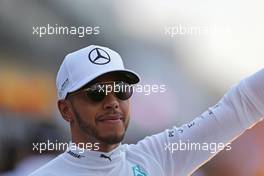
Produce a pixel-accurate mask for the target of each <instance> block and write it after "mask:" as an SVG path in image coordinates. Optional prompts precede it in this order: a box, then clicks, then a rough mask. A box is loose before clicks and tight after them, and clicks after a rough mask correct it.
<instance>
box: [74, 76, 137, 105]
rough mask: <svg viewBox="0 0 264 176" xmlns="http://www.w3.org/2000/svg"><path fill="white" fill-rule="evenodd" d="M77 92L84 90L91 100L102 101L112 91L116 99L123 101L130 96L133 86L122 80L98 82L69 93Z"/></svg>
mask: <svg viewBox="0 0 264 176" xmlns="http://www.w3.org/2000/svg"><path fill="white" fill-rule="evenodd" d="M79 92H84V93H85V95H86V97H87V98H89V99H90V100H92V101H93V102H101V101H103V100H104V98H105V97H106V96H107V95H108V94H109V93H112V92H113V93H114V95H115V96H116V97H117V98H118V99H120V100H123V101H124V100H128V99H129V98H130V97H131V96H132V94H133V87H132V85H130V84H128V83H125V82H123V81H111V82H100V83H95V84H93V85H91V86H89V87H86V88H84V89H81V90H80V91H77V92H74V93H72V94H69V95H73V94H75V93H79Z"/></svg>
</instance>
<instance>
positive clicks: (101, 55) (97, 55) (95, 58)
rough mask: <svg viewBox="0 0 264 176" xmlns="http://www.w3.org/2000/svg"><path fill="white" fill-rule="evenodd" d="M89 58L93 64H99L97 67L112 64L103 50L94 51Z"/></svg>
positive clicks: (96, 49) (95, 49)
mask: <svg viewBox="0 0 264 176" xmlns="http://www.w3.org/2000/svg"><path fill="white" fill-rule="evenodd" d="M88 57H89V60H90V61H91V62H92V63H94V64H97V65H104V64H107V63H108V62H110V56H109V54H108V53H107V52H106V51H105V50H103V49H101V48H94V49H92V51H90V53H89V56H88Z"/></svg>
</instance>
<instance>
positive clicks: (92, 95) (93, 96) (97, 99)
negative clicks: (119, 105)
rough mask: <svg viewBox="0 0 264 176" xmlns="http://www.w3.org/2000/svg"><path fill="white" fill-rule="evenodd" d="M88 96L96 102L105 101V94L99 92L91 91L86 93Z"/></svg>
mask: <svg viewBox="0 0 264 176" xmlns="http://www.w3.org/2000/svg"><path fill="white" fill-rule="evenodd" d="M86 95H87V97H88V98H90V99H91V100H92V101H94V102H100V101H102V100H103V99H104V97H105V93H104V92H103V91H99V90H89V91H86Z"/></svg>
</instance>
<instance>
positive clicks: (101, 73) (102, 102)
mask: <svg viewBox="0 0 264 176" xmlns="http://www.w3.org/2000/svg"><path fill="white" fill-rule="evenodd" d="M138 82H139V77H138V75H137V74H136V73H134V72H132V71H130V70H127V69H125V68H124V66H123V62H122V59H121V57H120V56H119V54H118V53H116V52H115V51H113V50H111V49H109V48H106V47H101V46H95V45H92V46H88V47H86V48H83V49H81V50H78V51H76V52H73V53H71V54H69V55H67V56H66V57H65V59H64V61H63V63H62V65H61V67H60V70H59V72H58V75H57V80H56V83H57V89H58V99H59V100H58V108H59V110H60V113H61V115H62V117H63V118H64V119H65V120H66V121H68V122H69V124H70V128H71V135H72V143H71V144H70V146H69V148H68V149H67V151H65V152H64V153H63V154H61V155H60V156H58V157H57V158H55V159H54V160H52V161H51V162H49V163H48V164H46V165H44V166H43V167H41V168H40V169H38V170H37V171H35V172H34V173H32V174H31V176H44V175H45V176H46V175H51V176H55V175H56V176H57V175H59V176H61V175H63V176H66V175H86V176H125V175H127V176H175V175H177V176H178V175H180V176H186V175H190V174H191V173H193V172H194V171H195V170H196V169H197V168H199V167H200V166H201V165H202V164H204V163H205V162H206V161H208V160H209V159H211V158H212V157H213V156H214V155H215V154H216V153H217V152H219V151H220V150H223V147H224V145H228V143H229V142H231V141H232V140H234V139H235V138H236V137H238V136H239V135H240V134H242V133H243V132H244V131H245V130H246V129H247V128H250V127H252V126H253V125H254V124H255V123H257V122H258V121H260V120H261V119H262V117H263V116H264V69H262V70H261V71H259V72H257V73H256V74H254V75H252V76H250V77H248V78H246V79H244V80H242V81H241V82H240V83H239V84H238V85H236V86H234V87H232V88H231V89H230V90H229V91H228V92H227V93H226V94H225V96H224V97H223V98H222V99H221V100H220V101H219V103H217V104H216V105H215V106H214V107H211V108H209V110H208V111H206V112H204V113H203V114H201V115H200V116H199V117H197V118H195V119H194V120H193V121H192V122H191V123H189V124H185V125H183V126H181V127H179V128H177V127H173V128H172V129H168V130H165V131H164V132H161V133H159V134H156V135H153V136H150V137H146V138H145V139H143V140H141V141H139V142H138V143H137V144H130V145H128V144H120V143H121V141H122V139H123V137H124V135H125V132H126V129H127V126H128V123H129V118H130V116H129V114H130V108H129V106H130V105H129V104H130V102H129V98H130V97H131V95H132V92H133V89H131V85H132V84H136V83H138ZM122 88H123V89H122ZM153 120H154V119H153ZM80 144H83V145H80ZM86 144H89V145H86ZM183 144H184V146H185V148H184V149H183V150H182V149H181V148H179V146H183ZM191 144H195V148H190V145H191ZM212 144H215V145H214V146H216V144H217V146H218V144H221V145H222V146H221V147H219V146H218V147H213V149H212V146H213V145H212ZM73 146H77V147H73ZM80 146H81V147H80ZM87 146H88V148H87ZM186 146H188V147H186ZM192 146H193V145H192ZM201 146H202V147H201ZM205 146H206V147H205ZM176 147H177V148H176ZM227 147H228V146H227ZM228 148H230V146H229V147H228ZM213 150H214V151H213Z"/></svg>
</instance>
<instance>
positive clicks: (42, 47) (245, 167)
mask: <svg viewBox="0 0 264 176" xmlns="http://www.w3.org/2000/svg"><path fill="white" fill-rule="evenodd" d="M263 5H264V4H263V2H262V1H244V0H222V1H217V0H211V1H205V0H203V1H195V0H190V1H169V0H166V1H164V0H141V1H102V0H97V1H91V0H88V1H82V0H75V1H70V0H57V1H52V0H46V1H40V0H36V1H33V0H28V1H27V0H20V1H18V0H17V1H15V0H1V1H0V175H4V176H16V175H19V176H22V175H27V174H28V173H30V172H32V171H33V170H35V169H36V168H38V167H40V166H41V165H43V164H44V163H46V162H48V161H49V160H51V159H52V158H53V157H55V156H56V155H57V154H58V153H59V152H63V151H46V152H45V153H42V154H39V153H37V152H34V151H33V150H32V148H33V145H32V143H33V142H41V141H47V140H50V141H60V142H68V141H69V140H70V133H69V127H68V124H67V123H66V122H65V121H64V120H63V119H62V118H61V116H60V114H59V113H58V110H57V106H56V101H57V100H56V89H55V77H56V73H57V70H58V68H59V65H60V63H61V62H62V60H63V58H64V56H65V55H66V54H67V53H69V52H72V51H75V50H77V49H80V48H82V47H86V46H88V45H90V44H97V45H103V46H107V47H109V48H111V49H114V50H116V51H118V52H119V53H120V55H121V56H122V57H123V60H124V63H125V65H126V67H127V68H130V69H133V70H135V71H136V72H138V73H139V74H140V75H141V78H142V82H141V84H165V85H166V89H167V91H166V92H165V93H162V94H160V93H152V94H150V95H147V96H143V95H142V94H135V95H134V96H133V98H132V115H131V122H130V127H129V129H128V132H127V135H126V138H125V141H124V142H125V143H136V142H137V141H138V140H140V139H142V138H144V137H145V136H146V135H151V134H154V133H157V132H161V131H163V130H164V129H165V128H171V127H172V126H173V125H176V126H180V125H181V124H183V123H186V122H188V121H190V120H191V119H193V118H195V117H196V116H198V115H199V114H200V113H202V112H203V111H205V110H206V109H207V108H208V107H209V106H212V105H214V104H215V103H216V102H217V101H218V100H219V99H220V98H221V96H222V95H223V94H224V93H225V92H226V91H227V90H228V89H229V87H230V86H231V85H233V84H235V83H237V82H238V81H239V80H240V79H242V78H243V77H245V76H247V75H249V74H252V73H254V72H255V71H257V70H258V69H260V68H263V65H264V59H263V58H264V53H263V50H264V48H263V41H264V34H263V31H264V21H263V17H264V12H263ZM48 24H49V25H51V26H67V27H71V26H73V27H76V28H77V27H80V26H85V27H86V26H90V27H92V28H94V27H98V30H99V34H96V33H92V34H89V35H85V36H84V37H80V36H78V35H65V34H53V35H43V36H41V37H40V36H39V35H36V34H34V30H33V28H34V27H41V26H47V25H48ZM263 139H264V122H261V123H259V124H258V125H256V126H255V127H253V128H252V129H250V130H248V131H247V132H246V133H244V134H243V136H241V137H239V138H238V139H237V140H236V141H235V142H233V143H232V150H231V151H223V152H221V153H220V154H218V155H217V156H216V157H215V158H214V159H212V160H211V161H210V162H208V163H207V164H205V165H204V166H202V167H201V168H200V169H199V170H198V171H197V172H195V173H194V174H193V175H195V176H209V175H210V176H218V175H219V176H220V175H221V176H222V175H225V176H234V175H238V176H264V150H263V148H264V141H263Z"/></svg>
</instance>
